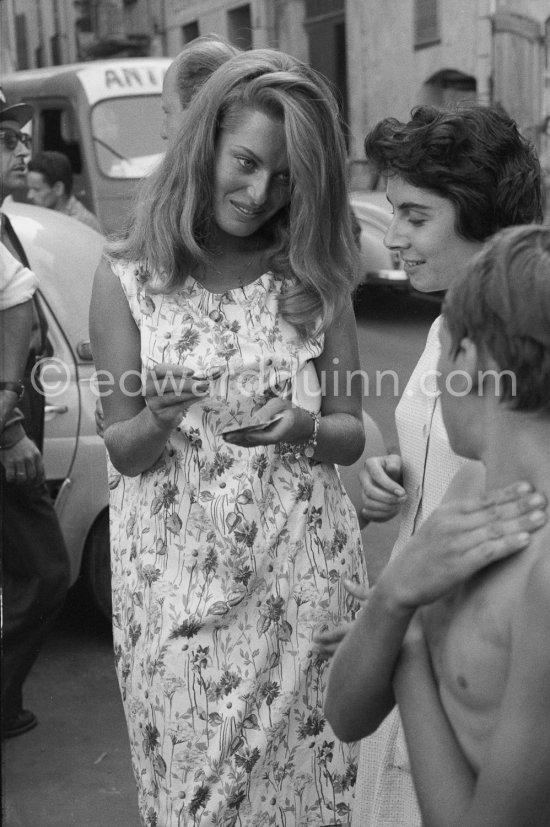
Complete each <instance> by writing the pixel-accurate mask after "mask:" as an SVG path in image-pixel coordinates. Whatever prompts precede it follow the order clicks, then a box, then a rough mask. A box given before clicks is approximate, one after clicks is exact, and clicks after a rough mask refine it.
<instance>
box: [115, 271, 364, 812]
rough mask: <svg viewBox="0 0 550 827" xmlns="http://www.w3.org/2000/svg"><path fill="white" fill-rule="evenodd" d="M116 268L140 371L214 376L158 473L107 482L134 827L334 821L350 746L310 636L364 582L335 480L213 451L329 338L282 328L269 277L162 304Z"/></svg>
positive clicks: (302, 466)
mask: <svg viewBox="0 0 550 827" xmlns="http://www.w3.org/2000/svg"><path fill="white" fill-rule="evenodd" d="M113 270H114V271H115V273H116V274H117V276H118V277H119V278H120V280H121V283H122V285H123V289H124V291H125V294H126V296H127V299H128V302H129V305H130V309H131V312H132V314H133V316H134V318H135V320H136V323H137V325H138V326H139V329H140V332H141V348H142V350H141V356H142V364H143V366H144V368H150V367H151V366H152V365H154V364H155V363H158V362H171V363H177V364H179V365H184V366H185V367H186V368H189V369H191V370H193V372H194V374H195V375H197V376H217V377H218V378H215V379H214V380H213V381H212V382H211V385H210V390H209V394H208V396H205V397H203V398H201V399H200V400H199V401H198V402H196V403H194V404H193V405H192V406H191V407H189V408H188V409H187V413H186V416H185V418H184V419H183V420H182V423H181V425H180V426H179V427H178V428H177V429H176V430H174V431H173V433H172V435H171V437H170V440H169V442H168V443H167V445H166V448H165V450H164V453H163V454H162V456H161V457H160V458H159V460H158V461H157V462H156V464H155V465H154V467H152V468H150V469H149V470H148V471H146V472H144V473H143V474H141V475H140V476H138V477H134V478H129V477H124V476H121V475H120V474H118V473H117V472H116V471H115V470H114V469H113V468H110V487H111V553H112V568H113V614H114V621H113V622H114V644H115V659H116V664H117V671H118V677H119V682H120V689H121V693H122V698H123V702H124V707H125V713H126V718H127V724H128V730H129V735H130V743H131V751H132V760H133V766H134V772H135V777H136V780H137V785H138V791H139V804H140V813H141V818H142V824H143V825H147V827H176V825H177V827H191V825H193V827H194V826H195V825H197V827H199V825H200V827H211V826H213V825H216V827H222V826H223V827H233V825H240V827H263V826H264V825H265V826H267V825H277V826H279V825H280V827H283V826H284V827H294V825H316V827H321V825H346V824H348V823H349V820H350V814H351V805H352V799H353V787H354V784H355V775H356V766H357V748H356V746H355V745H349V744H348V745H346V744H342V743H340V742H339V741H338V740H337V739H336V738H335V736H334V734H333V733H332V731H331V729H330V726H329V724H328V722H327V721H326V720H325V717H324V714H323V697H324V691H325V683H326V679H327V669H328V665H327V663H326V662H324V661H323V660H321V659H320V658H319V657H318V656H317V655H316V653H315V651H314V648H313V647H312V634H313V632H314V630H316V629H318V628H320V627H323V626H324V627H327V626H333V625H335V624H337V623H339V622H340V621H341V620H342V619H343V618H347V619H351V617H352V616H353V611H354V609H356V608H357V607H356V606H354V604H353V601H350V599H349V596H348V595H347V593H346V591H345V589H344V586H343V585H342V579H343V578H344V577H351V578H356V579H359V580H361V582H363V581H364V580H365V572H364V568H363V565H364V564H363V554H362V549H361V542H360V535H359V530H358V526H357V520H356V516H355V511H354V509H353V506H352V504H351V502H350V501H349V499H348V498H347V495H346V494H345V492H344V490H343V488H342V485H341V482H340V479H339V476H338V473H337V471H336V469H335V468H334V466H332V465H327V464H321V463H315V462H312V461H311V460H308V459H306V458H299V459H296V458H295V457H292V458H291V459H288V458H285V457H281V456H280V455H279V453H278V452H277V451H276V450H275V447H274V446H260V447H256V448H250V449H249V448H243V447H239V446H232V445H229V444H227V443H225V442H224V441H223V439H222V437H221V436H220V433H221V431H223V430H224V429H225V428H230V427H236V426H238V425H242V424H247V423H248V422H249V421H250V419H251V417H252V416H253V414H254V413H255V412H256V411H257V410H258V409H259V408H260V407H261V406H262V405H264V404H265V403H266V401H268V399H269V398H272V397H273V396H274V395H275V394H279V395H281V394H282V395H289V394H290V393H291V392H292V386H293V382H294V381H295V379H296V376H297V375H298V373H299V372H300V371H301V370H302V369H303V368H304V366H305V365H306V363H307V362H308V360H310V359H312V358H314V357H315V356H317V355H318V354H319V353H320V352H321V350H322V346H323V341H322V338H318V339H309V340H305V341H304V340H300V339H299V338H298V337H297V335H296V332H295V330H294V328H292V327H291V326H290V325H288V324H287V323H286V322H285V321H284V320H283V319H282V318H281V317H280V316H279V314H278V310H277V308H278V296H279V294H280V292H281V288H282V285H283V282H282V280H280V279H278V278H277V277H276V276H275V275H273V274H272V273H266V274H264V275H263V276H261V277H260V278H259V279H257V280H256V281H255V282H253V283H252V284H249V285H245V286H244V287H242V288H238V289H235V290H230V291H228V292H226V293H223V294H214V293H210V292H208V291H207V290H205V289H204V288H203V287H202V286H201V285H200V284H199V283H198V282H196V281H194V280H193V279H191V278H189V279H188V280H187V281H186V283H185V285H184V286H183V287H182V288H181V289H179V290H178V291H177V292H174V293H171V294H158V293H153V292H148V291H147V288H146V282H147V279H146V278H144V271H143V270H142V269H141V268H140V267H139V266H135V265H133V264H129V263H121V262H118V263H114V264H113ZM220 374H221V375H220Z"/></svg>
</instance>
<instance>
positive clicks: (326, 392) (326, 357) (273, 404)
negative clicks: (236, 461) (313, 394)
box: [224, 300, 365, 465]
mask: <svg viewBox="0 0 550 827" xmlns="http://www.w3.org/2000/svg"><path fill="white" fill-rule="evenodd" d="M315 368H316V370H317V375H318V378H319V382H320V383H321V391H322V401H321V422H320V426H319V430H318V433H317V447H316V450H315V453H314V455H313V458H314V459H316V460H318V461H319V462H330V463H337V464H338V465H351V463H353V462H355V460H356V459H358V457H359V456H360V455H361V452H362V450H363V446H364V443H365V433H364V430H363V414H362V407H361V400H362V380H361V371H360V367H359V349H358V345H357V333H356V327H355V316H354V313H353V307H352V304H351V300H349V301H347V302H346V304H345V306H344V308H343V309H342V310H341V312H340V313H339V315H338V318H337V319H335V320H334V322H333V323H332V325H331V327H330V328H329V330H328V331H327V333H326V334H325V344H324V348H323V353H322V354H321V355H320V356H318V357H317V359H315ZM278 414H281V415H282V416H281V419H280V420H279V421H278V422H277V424H275V425H273V426H272V427H270V428H269V429H268V430H265V431H261V432H255V433H250V434H244V435H227V436H225V437H224V439H225V440H226V441H227V442H229V443H231V444H235V445H244V446H246V447H253V446H256V445H272V444H276V443H278V442H287V443H291V444H299V443H304V442H307V440H308V439H309V438H310V437H311V436H312V434H313V430H314V424H313V420H312V418H311V416H310V414H309V413H308V412H307V411H305V410H303V409H302V408H299V407H292V403H291V402H290V401H289V400H286V399H272V400H270V401H269V402H268V403H267V404H266V405H264V407H263V408H262V410H261V411H260V413H259V415H258V421H260V420H261V421H266V420H268V419H270V418H271V417H273V416H275V415H278Z"/></svg>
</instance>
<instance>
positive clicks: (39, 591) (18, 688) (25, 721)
mask: <svg viewBox="0 0 550 827" xmlns="http://www.w3.org/2000/svg"><path fill="white" fill-rule="evenodd" d="M31 117H32V107H31V106H29V105H27V104H17V105H15V106H8V105H7V104H6V101H5V99H4V97H3V95H0V200H1V201H3V199H4V198H5V196H7V195H11V194H12V193H13V192H15V190H17V189H19V188H20V187H21V186H22V185H24V183H25V179H26V173H27V159H28V157H29V153H30V141H31V139H30V135H28V134H26V133H24V132H23V131H22V127H24V126H25V124H26V123H28V121H29V120H30V119H31ZM0 240H1V246H0V252H1V259H0V264H1V275H2V279H1V285H0V286H1V287H2V290H1V299H2V303H1V304H0V307H2V308H3V309H2V321H3V322H4V323H5V324H4V325H3V327H2V331H3V333H2V358H1V360H0V396H1V397H2V400H1V402H2V404H1V407H2V422H0V424H1V429H0V504H1V516H2V525H1V543H2V601H3V615H2V737H3V738H11V737H14V736H16V735H22V734H23V733H24V732H28V731H29V730H30V729H33V727H35V726H36V724H37V723H38V721H37V719H36V716H35V715H34V714H33V712H31V711H30V710H28V709H24V708H23V683H24V681H25V679H26V677H27V675H28V674H29V672H30V670H31V668H32V666H33V664H34V662H35V660H36V658H37V656H38V653H39V651H40V646H41V644H42V641H43V640H44V636H45V635H46V633H47V631H48V629H49V628H50V627H51V625H52V622H53V620H54V619H55V617H56V616H57V614H58V612H59V610H60V609H61V607H62V605H63V601H64V600H65V595H66V593H67V589H68V586H69V559H68V554H67V549H66V547H65V543H64V540H63V535H62V534H61V529H60V527H59V522H58V520H57V515H56V513H55V510H54V507H53V504H52V501H51V499H50V497H49V495H48V492H47V489H46V485H45V483H44V468H43V464H42V455H41V449H42V438H43V430H44V395H43V392H42V389H41V386H40V379H39V375H38V371H36V370H35V371H34V373H33V368H34V367H35V365H36V361H37V359H40V357H42V356H44V355H45V354H46V353H47V352H48V341H47V323H46V319H45V317H44V313H43V312H42V309H41V307H40V303H39V300H38V299H37V297H36V294H35V293H34V290H35V287H36V284H35V279H34V276H33V274H32V272H31V271H30V270H29V262H28V260H27V257H26V255H25V251H24V249H23V247H22V245H21V242H20V241H19V238H18V237H17V234H16V233H15V230H14V228H13V227H12V225H11V222H10V221H9V219H8V217H7V216H6V215H4V214H1V239H0ZM29 302H32V305H31V306H30V307H29V306H28V303H29ZM19 305H21V307H19ZM29 314H30V317H29ZM14 316H15V317H16V320H15V321H14ZM17 318H18V321H17ZM10 331H11V335H10ZM8 336H9V338H8Z"/></svg>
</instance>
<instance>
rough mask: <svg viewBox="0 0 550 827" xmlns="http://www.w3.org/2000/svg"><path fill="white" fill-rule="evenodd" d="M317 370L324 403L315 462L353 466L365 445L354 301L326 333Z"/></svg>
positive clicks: (361, 383)
mask: <svg viewBox="0 0 550 827" xmlns="http://www.w3.org/2000/svg"><path fill="white" fill-rule="evenodd" d="M315 368H316V370H317V375H318V377H319V382H320V384H321V391H322V401H321V424H320V427H319V433H318V435H317V448H316V451H315V454H314V459H316V460H319V461H320V462H332V463H337V464H338V465H351V464H352V463H353V462H355V460H356V459H358V458H359V457H360V456H361V453H362V451H363V448H364V445H365V431H364V427H363V406H362V400H363V381H362V373H361V366H360V360H359V345H358V342H357V328H356V324H355V314H354V312H353V305H352V302H351V299H350V300H348V301H346V303H345V305H344V306H343V307H342V309H341V311H340V312H339V313H338V316H337V318H335V319H334V320H333V322H332V324H331V326H330V328H329V329H328V330H327V332H326V334H325V344H324V348H323V352H322V353H321V354H320V355H319V356H318V357H317V359H316V360H315Z"/></svg>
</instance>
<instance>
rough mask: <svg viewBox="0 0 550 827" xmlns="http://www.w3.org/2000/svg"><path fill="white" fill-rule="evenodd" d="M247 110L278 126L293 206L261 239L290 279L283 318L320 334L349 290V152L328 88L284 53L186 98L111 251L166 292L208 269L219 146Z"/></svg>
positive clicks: (352, 252) (255, 58)
mask: <svg viewBox="0 0 550 827" xmlns="http://www.w3.org/2000/svg"><path fill="white" fill-rule="evenodd" d="M243 109H254V110H259V111H261V112H264V113H265V114H267V115H269V116H270V117H273V118H275V119H278V120H280V121H282V122H283V124H284V130H285V137H286V144H287V154H288V160H289V170H290V180H291V184H290V186H291V196H290V203H289V205H288V206H287V207H285V208H283V209H282V210H280V211H279V212H278V213H277V215H276V216H274V218H272V219H271V220H270V222H269V226H266V227H265V228H263V231H264V232H266V231H267V232H268V234H269V238H270V239H271V244H270V247H269V249H268V258H269V266H270V268H271V269H272V270H273V272H275V273H277V274H279V275H280V276H283V277H285V278H288V279H289V283H288V285H287V286H286V289H285V290H284V291H283V293H282V294H281V298H280V303H279V310H280V313H281V315H282V316H283V318H285V319H286V321H288V322H289V323H290V324H292V325H294V326H295V327H296V328H297V329H298V330H299V332H300V333H301V334H303V335H306V334H307V335H312V334H314V333H315V334H318V333H320V332H322V331H324V330H326V329H327V327H328V326H329V324H330V322H331V321H332V319H333V318H334V316H335V315H336V314H337V313H338V309H339V307H340V306H341V305H342V303H343V301H344V300H345V299H346V297H348V296H349V294H350V292H351V290H352V289H353V287H354V286H355V277H356V273H357V266H356V256H357V247H356V244H355V243H354V240H353V235H352V229H351V221H350V207H349V202H348V192H347V185H346V152H345V144H344V138H343V133H342V129H341V126H340V119H339V114H338V107H337V104H336V101H335V99H334V96H333V94H332V92H331V90H330V88H329V86H328V85H327V83H326V82H325V81H324V80H323V79H322V78H321V77H320V75H319V74H317V73H316V72H315V71H314V70H313V69H311V68H309V67H308V66H306V65H305V64H304V63H302V62H301V61H299V60H297V59H296V58H293V57H291V56H289V55H286V54H284V53H283V52H278V51H275V50H271V49H258V50H254V51H249V52H244V53H243V54H240V55H237V56H236V57H234V58H231V59H230V60H228V61H227V62H226V63H225V64H224V65H223V66H221V67H220V68H219V69H218V70H216V71H215V72H214V73H213V74H212V76H211V77H210V78H209V79H208V80H207V81H206V83H205V84H204V85H203V86H202V88H201V89H200V90H199V91H198V93H197V94H196V96H195V97H194V99H193V100H192V102H191V105H190V106H189V109H188V117H187V118H186V119H185V122H184V124H183V126H182V128H181V130H180V133H179V135H178V138H177V139H176V140H175V141H173V143H172V145H171V146H170V147H169V148H168V151H167V153H166V155H165V157H164V159H163V161H162V162H161V164H160V166H159V167H158V168H157V170H156V171H155V172H154V173H153V174H152V175H151V176H150V177H149V178H147V179H145V180H144V182H143V185H142V187H141V189H140V191H139V193H138V196H137V198H136V202H135V205H134V210H133V214H132V217H131V220H130V221H129V223H128V228H127V230H126V233H125V234H124V237H123V238H119V239H118V240H111V241H110V243H109V244H108V252H109V254H110V255H111V256H113V257H115V258H124V259H127V260H130V261H140V262H147V266H148V269H150V270H151V271H152V272H155V273H157V274H160V276H161V279H162V289H163V290H166V291H168V290H172V289H175V288H177V287H178V286H179V285H181V284H182V283H183V282H184V281H185V279H186V277H187V275H188V274H189V273H190V272H192V271H193V270H194V269H195V268H196V267H197V266H198V265H201V264H206V263H207V262H208V259H209V255H210V254H211V252H212V250H211V249H210V248H209V239H210V238H211V237H212V228H213V221H214V217H213V210H212V204H213V192H214V186H215V181H214V168H215V156H216V145H217V139H218V136H219V134H220V130H221V129H223V128H224V127H225V126H228V125H229V124H234V123H236V122H238V121H239V119H240V114H241V113H242V110H243Z"/></svg>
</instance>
